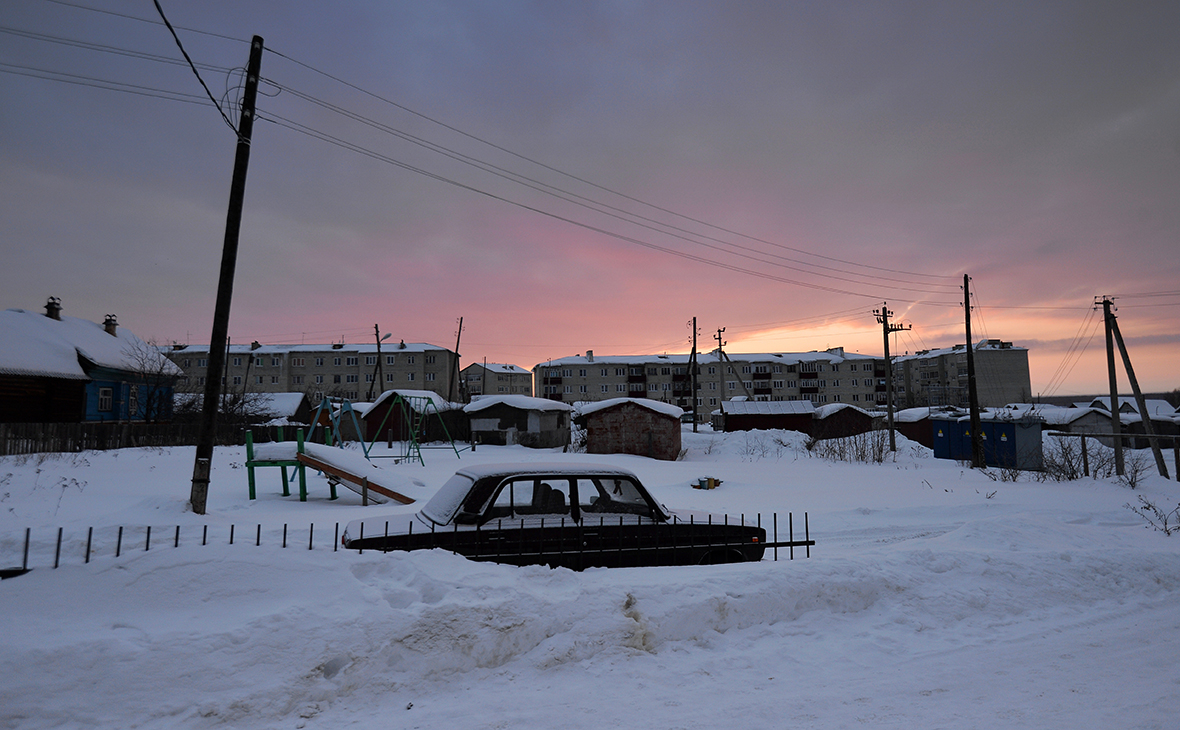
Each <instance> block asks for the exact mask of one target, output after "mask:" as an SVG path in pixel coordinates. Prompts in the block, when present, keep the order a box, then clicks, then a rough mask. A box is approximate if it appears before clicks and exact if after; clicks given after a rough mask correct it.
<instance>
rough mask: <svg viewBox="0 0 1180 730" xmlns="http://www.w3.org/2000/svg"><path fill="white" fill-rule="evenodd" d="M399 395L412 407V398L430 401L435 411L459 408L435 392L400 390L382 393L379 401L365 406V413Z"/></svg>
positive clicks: (456, 404)
mask: <svg viewBox="0 0 1180 730" xmlns="http://www.w3.org/2000/svg"><path fill="white" fill-rule="evenodd" d="M397 395H400V396H401V397H402V399H403V400H407V402H408V403H410V404H411V406H412V405H413V403H414V401H410V400H408V399H410V398H415V399H419V398H425V399H427V400H428V401H430V404H431V405H432V406H434V408H435V410H438V411H446V410H453V409H456V408H459V404H458V403H451V402H450V401H448V400H447V399H446V398H443V397H442V396H441V395H439V394H438V393H435V392H434V391H433V390H405V389H399V390H387V391H385V392H384V393H382V394H381V395H380V396H379V397H378V398H377V400H375V401H373V402H372V403H367V404H365V413H368V412H369V411H371V410H373V409H374V408H376V407H377V406H379V405H381V404H382V403H384V402H386V401H387V400H390V399H391V398H393V397H394V396H397ZM353 405H354V406H355V405H356V404H353ZM357 410H359V409H357Z"/></svg>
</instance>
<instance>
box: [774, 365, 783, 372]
mask: <svg viewBox="0 0 1180 730" xmlns="http://www.w3.org/2000/svg"><path fill="white" fill-rule="evenodd" d="M782 371H783V366H782V365H775V366H774V372H776V373H781V372H782Z"/></svg>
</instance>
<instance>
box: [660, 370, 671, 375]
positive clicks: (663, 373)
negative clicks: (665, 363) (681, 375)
mask: <svg viewBox="0 0 1180 730" xmlns="http://www.w3.org/2000/svg"><path fill="white" fill-rule="evenodd" d="M671 374H672V368H660V375H671Z"/></svg>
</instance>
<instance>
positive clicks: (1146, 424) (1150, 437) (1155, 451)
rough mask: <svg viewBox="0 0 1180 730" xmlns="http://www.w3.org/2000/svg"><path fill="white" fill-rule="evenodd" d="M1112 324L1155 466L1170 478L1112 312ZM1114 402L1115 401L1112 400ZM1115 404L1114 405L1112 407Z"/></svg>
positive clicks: (1128, 354) (1116, 320) (1117, 323)
mask: <svg viewBox="0 0 1180 730" xmlns="http://www.w3.org/2000/svg"><path fill="white" fill-rule="evenodd" d="M1110 326H1111V329H1112V330H1114V339H1115V342H1116V343H1118V346H1119V352H1120V353H1121V354H1122V356H1123V367H1124V368H1126V370H1127V380H1129V381H1131V392H1132V393H1134V394H1135V404H1136V405H1137V406H1139V417H1140V418H1142V419H1143V433H1144V435H1145V436H1147V442H1148V443H1149V444H1151V453H1152V455H1154V456H1155V466H1156V469H1158V470H1159V473H1160V476H1161V477H1163V478H1164V479H1167V478H1168V467H1167V465H1166V464H1165V463H1164V454H1163V452H1162V451H1161V450H1160V444H1159V439H1157V438H1156V437H1155V427H1154V426H1153V425H1152V424H1151V414H1150V413H1148V412H1147V399H1145V398H1144V397H1143V391H1142V390H1140V389H1139V379H1138V378H1136V377H1135V368H1133V367H1131V355H1130V353H1128V352H1127V343H1125V342H1123V334H1122V332H1120V331H1119V321H1118V318H1117V317H1115V316H1114V314H1113V313H1112V314H1111V317H1110ZM1112 403H1113V401H1112ZM1113 408H1114V406H1112V409H1113Z"/></svg>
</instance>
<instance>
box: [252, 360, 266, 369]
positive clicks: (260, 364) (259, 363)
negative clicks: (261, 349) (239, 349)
mask: <svg viewBox="0 0 1180 730" xmlns="http://www.w3.org/2000/svg"><path fill="white" fill-rule="evenodd" d="M265 365H266V361H265V360H263V359H262V358H260V357H256V358H254V367H256V368H260V367H265Z"/></svg>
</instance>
